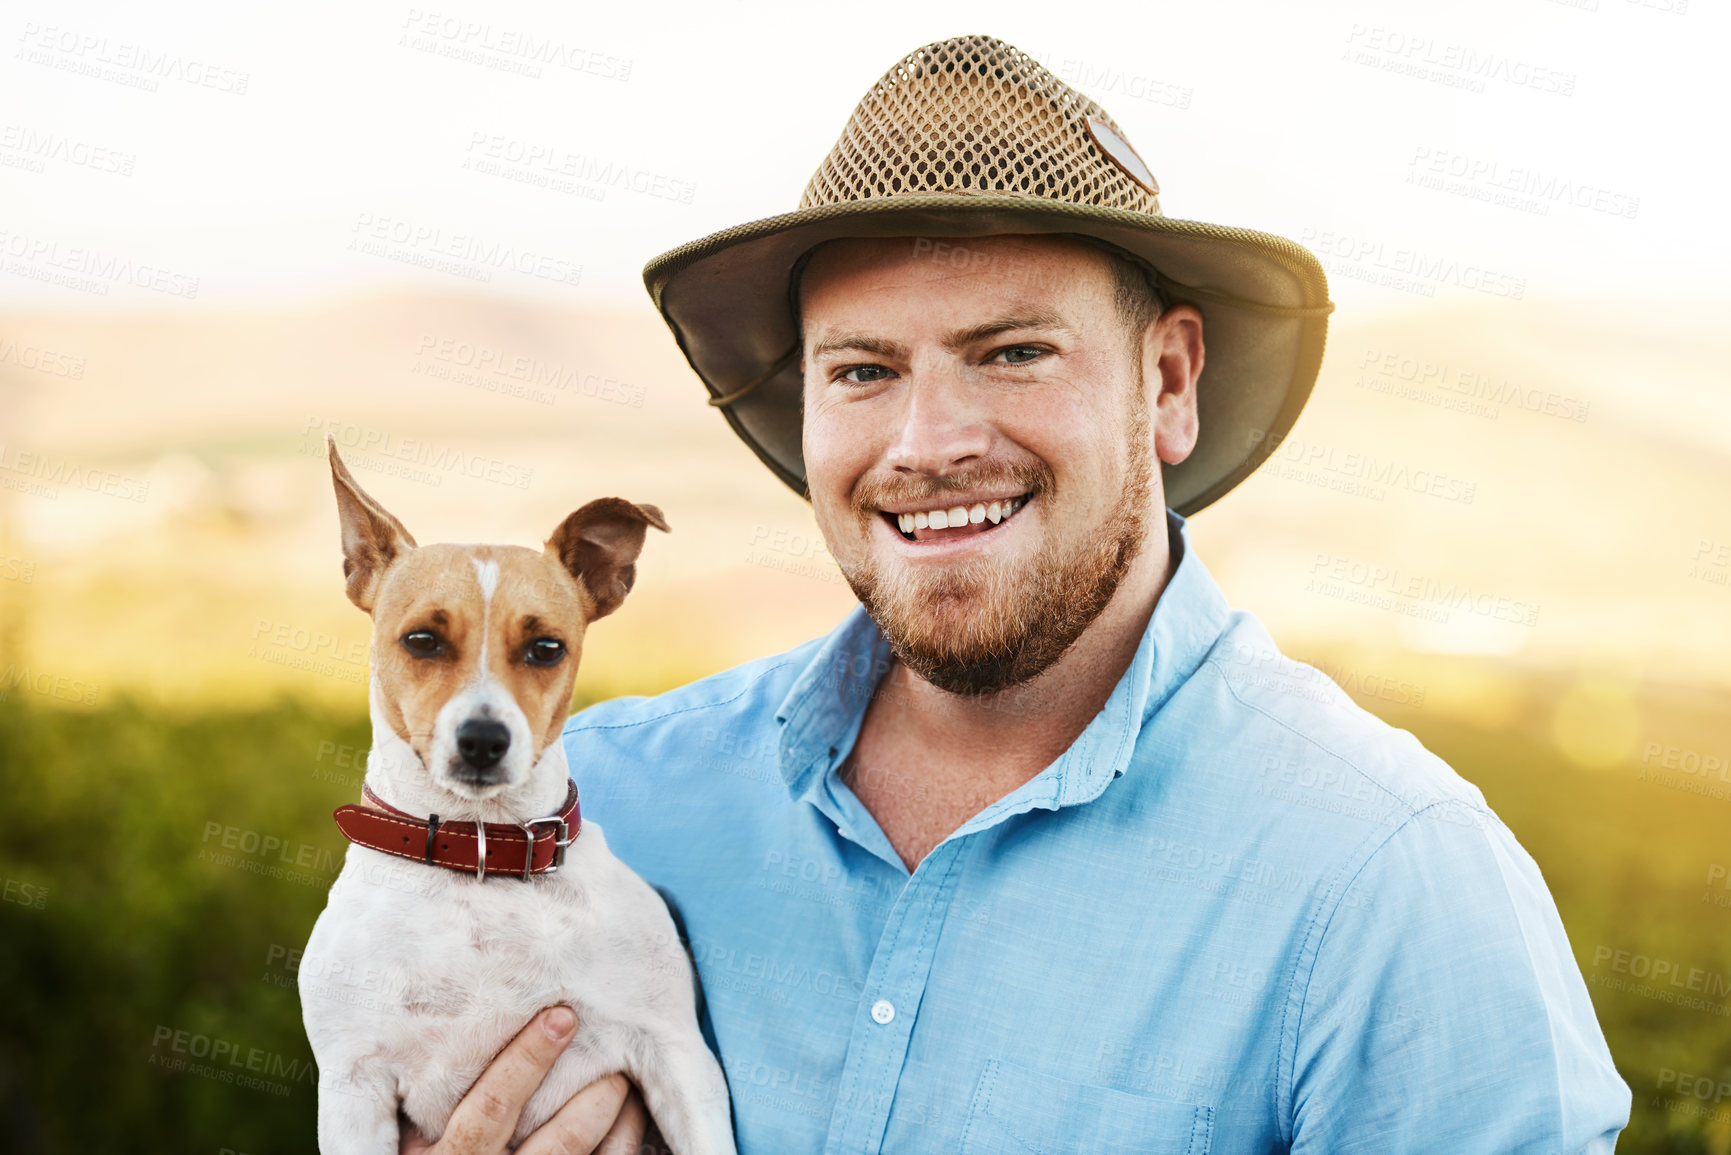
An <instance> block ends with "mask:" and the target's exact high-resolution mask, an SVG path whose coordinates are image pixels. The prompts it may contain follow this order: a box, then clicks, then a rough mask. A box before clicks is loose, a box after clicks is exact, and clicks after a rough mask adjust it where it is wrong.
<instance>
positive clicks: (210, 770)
mask: <svg viewBox="0 0 1731 1155" xmlns="http://www.w3.org/2000/svg"><path fill="white" fill-rule="evenodd" d="M1530 696H1531V695H1530ZM26 698H27V696H25V695H13V696H11V697H10V699H8V700H4V701H0V788H3V789H4V791H5V797H6V799H7V803H8V805H7V813H8V816H9V819H10V820H9V821H6V822H5V823H0V876H3V879H4V886H5V901H4V902H3V903H0V940H3V941H4V943H5V944H6V945H5V948H4V950H0V982H3V983H4V989H5V990H6V991H7V992H8V993H9V996H10V997H8V998H6V999H4V1000H0V1117H3V1118H4V1122H3V1123H0V1128H4V1130H3V1131H0V1146H4V1147H5V1148H6V1149H8V1150H11V1151H16V1152H38V1151H41V1152H70V1151H121V1150H157V1151H166V1150H175V1151H201V1152H210V1153H212V1155H220V1153H221V1152H223V1151H225V1150H226V1151H230V1152H245V1153H247V1155H267V1153H273V1152H306V1151H311V1150H313V1149H314V1146H315V1144H314V1109H315V1102H316V1091H315V1082H316V1076H315V1075H314V1074H313V1072H312V1068H311V1058H312V1056H311V1052H310V1050H309V1048H308V1046H307V1043H306V1039H305V1036H304V1034H303V1032H302V1029H301V1024H300V1013H299V1007H298V1002H297V996H296V992H295V989H294V974H293V972H292V970H291V969H290V967H289V957H290V956H289V952H290V951H294V950H298V949H299V948H300V946H301V945H302V944H304V942H305V941H306V937H307V934H308V932H309V930H310V928H311V926H312V922H313V919H314V918H315V917H316V915H317V913H318V911H319V910H320V909H321V908H322V906H323V903H324V898H325V891H326V888H327V887H328V886H329V884H330V882H331V880H332V878H333V877H334V871H335V868H336V866H337V865H338V864H339V863H340V861H341V852H342V840H341V837H340V836H339V835H338V833H337V831H336V829H335V827H334V826H333V824H332V823H331V821H330V817H329V816H330V811H331V809H332V807H334V806H336V805H339V804H341V803H343V802H345V801H350V800H352V799H353V798H354V796H355V795H356V794H357V793H358V790H359V775H360V768H359V767H360V763H361V761H362V759H364V754H365V750H366V747H367V744H368V727H367V721H366V718H365V716H364V715H362V714H358V713H355V712H352V711H344V710H340V709H337V708H335V707H331V706H327V705H316V704H309V703H307V702H304V701H299V700H292V699H284V700H281V701H278V702H276V703H274V704H272V705H270V706H268V707H266V708H259V709H253V710H247V711H226V712H214V711H199V712H190V711H189V712H184V713H171V712H167V711H165V710H164V709H163V708H162V707H160V706H149V707H147V706H144V705H141V704H139V703H138V702H136V701H132V700H128V699H124V698H122V699H119V700H117V701H115V702H114V703H112V704H110V705H106V706H104V707H103V708H101V709H99V710H95V711H89V712H76V711H64V710H58V709H53V708H48V707H45V706H43V705H40V704H38V703H36V702H33V701H28V700H26ZM1721 706H1722V704H1721V703H1716V702H1713V701H1709V700H1701V701H1694V700H1682V699H1679V700H1667V701H1666V702H1664V703H1662V704H1661V705H1660V706H1655V705H1654V703H1653V702H1651V701H1647V702H1644V703H1643V719H1644V721H1645V723H1646V724H1647V726H1648V732H1649V733H1658V734H1662V735H1664V740H1663V741H1661V742H1659V743H1657V744H1658V745H1659V746H1660V747H1661V748H1662V747H1664V746H1665V745H1667V744H1671V743H1673V742H1675V743H1677V744H1678V745H1679V748H1686V749H1704V748H1707V747H1708V746H1709V745H1710V744H1711V743H1712V742H1714V741H1718V742H1719V743H1720V746H1721V748H1724V746H1726V745H1727V743H1726V741H1725V734H1724V723H1723V721H1722V719H1720V718H1719V717H1718V716H1717V714H1716V713H1715V711H1717V710H1719V709H1720V708H1721ZM1541 716H1542V717H1544V718H1546V719H1548V718H1550V717H1551V715H1550V714H1548V713H1544V714H1542V715H1541V714H1532V715H1530V717H1529V716H1528V715H1523V716H1521V717H1517V718H1515V719H1513V720H1512V721H1511V722H1510V724H1509V725H1508V726H1507V727H1506V728H1505V729H1503V730H1501V731H1499V732H1486V731H1482V730H1476V729H1473V728H1471V727H1468V726H1464V725H1461V724H1459V723H1456V722H1451V721H1448V720H1446V719H1443V718H1441V717H1432V716H1429V715H1426V714H1424V712H1422V711H1414V710H1408V711H1406V712H1405V713H1404V714H1403V715H1401V716H1395V715H1393V714H1391V715H1390V718H1391V720H1392V721H1395V722H1396V723H1397V724H1399V725H1403V726H1406V727H1407V728H1409V729H1412V730H1414V731H1415V732H1416V733H1417V734H1418V735H1419V737H1420V738H1421V739H1422V740H1423V741H1424V742H1425V743H1426V744H1427V745H1428V746H1430V747H1431V748H1432V749H1434V750H1436V751H1437V752H1438V753H1439V754H1441V755H1442V756H1443V757H1445V758H1446V759H1448V760H1449V761H1450V763H1451V764H1453V765H1454V766H1455V767H1456V768H1457V769H1458V770H1460V772H1461V773H1462V774H1463V775H1464V776H1465V777H1467V778H1469V779H1470V780H1472V781H1473V782H1475V783H1477V784H1478V785H1479V786H1480V787H1481V789H1483V790H1484V792H1485V795H1486V797H1487V798H1488V799H1489V800H1490V802H1491V804H1492V806H1493V807H1495V808H1496V810H1497V811H1498V813H1500V814H1501V815H1502V816H1503V818H1504V820H1505V821H1507V822H1508V824H1509V825H1510V826H1511V827H1512V828H1513V829H1514V831H1515V833H1516V835H1517V836H1518V837H1519V838H1520V839H1521V841H1522V843H1523V845H1525V846H1526V847H1527V848H1528V850H1529V851H1530V852H1531V853H1532V854H1533V856H1534V858H1536V859H1537V861H1538V863H1539V865H1540V867H1541V868H1542V869H1543V871H1544V874H1545V877H1546V879H1547V880H1548V881H1549V883H1550V886H1551V888H1552V892H1553V893H1554V894H1555V896H1556V899H1557V903H1558V906H1559V908H1560V909H1561V911H1562V916H1563V921H1564V923H1565V925H1566V926H1567V927H1568V930H1569V934H1570V939H1571V941H1572V943H1573V945H1574V948H1575V953H1576V958H1577V959H1578V960H1579V962H1580V964H1581V968H1582V971H1583V972H1584V973H1585V974H1586V975H1587V977H1588V979H1589V982H1590V983H1592V984H1593V985H1592V992H1593V998H1594V1001H1595V1003H1596V1005H1597V1007H1598V1012H1599V1017H1600V1021H1601V1023H1602V1024H1603V1026H1604V1029H1605V1032H1606V1035H1607V1036H1608V1038H1609V1040H1610V1044H1611V1050H1612V1053H1613V1054H1614V1055H1615V1057H1616V1059H1617V1062H1618V1066H1619V1068H1620V1069H1621V1070H1622V1072H1623V1075H1624V1077H1625V1078H1626V1079H1627V1080H1628V1082H1629V1083H1630V1085H1631V1086H1632V1087H1633V1089H1634V1092H1635V1108H1634V1119H1633V1121H1632V1123H1631V1126H1630V1127H1629V1129H1628V1130H1627V1131H1625V1132H1624V1135H1623V1138H1622V1141H1621V1142H1620V1144H1619V1146H1618V1150H1619V1151H1621V1152H1642V1153H1648V1152H1651V1153H1659V1152H1666V1153H1708V1152H1711V1153H1714V1155H1725V1153H1726V1152H1727V1151H1731V1099H1728V1100H1727V1101H1726V1102H1724V1103H1723V1104H1720V1105H1719V1106H1718V1107H1717V1110H1715V1104H1714V1101H1713V1100H1712V1099H1711V1098H1709V1099H1707V1100H1706V1101H1705V1102H1702V1101H1700V1100H1699V1099H1698V1098H1697V1097H1696V1096H1697V1095H1698V1094H1699V1087H1700V1086H1701V1083H1700V1080H1707V1084H1706V1085H1707V1086H1708V1087H1709V1088H1711V1087H1712V1086H1713V1085H1715V1084H1716V1083H1717V1082H1718V1081H1721V1080H1728V1079H1731V1018H1728V1017H1725V1015H1724V1014H1723V1013H1715V1012H1714V1011H1713V1010H1711V1009H1708V1010H1703V1009H1699V1008H1696V1009H1691V1008H1690V1007H1687V1006H1683V1005H1678V1004H1675V1003H1671V1002H1665V1001H1660V1000H1658V999H1656V998H1653V997H1648V996H1646V995H1644V994H1643V993H1641V992H1640V991H1638V990H1635V989H1622V988H1619V987H1618V986H1617V985H1616V984H1617V983H1623V984H1625V985H1626V988H1634V987H1637V986H1638V985H1639V984H1638V983H1637V982H1636V981H1635V980H1633V979H1629V978H1627V976H1619V975H1617V974H1616V973H1615V972H1614V966H1613V963H1611V962H1609V961H1605V959H1604V958H1601V959H1600V961H1599V962H1598V963H1597V964H1595V958H1596V956H1606V957H1615V956H1614V955H1613V954H1612V952H1615V951H1620V950H1627V951H1630V952H1631V956H1630V957H1633V956H1636V955H1639V956H1645V957H1648V958H1651V959H1665V960H1674V961H1676V962H1677V963H1679V964H1681V965H1682V966H1683V968H1684V969H1685V970H1686V969H1687V968H1689V967H1696V968H1700V969H1701V970H1702V971H1704V972H1707V973H1710V974H1713V975H1719V976H1724V975H1727V974H1731V909H1728V908H1727V907H1726V906H1720V905H1716V904H1715V903H1714V901H1713V899H1714V895H1715V894H1716V893H1722V894H1724V895H1726V896H1727V898H1728V899H1731V890H1722V891H1720V890H1715V889H1712V888H1710V887H1709V886H1708V885H1707V883H1706V882H1705V881H1704V880H1706V879H1707V878H1708V877H1709V871H1710V870H1711V868H1712V867H1713V866H1714V864H1720V865H1724V864H1727V863H1728V862H1731V838H1728V836H1727V831H1731V800H1727V799H1726V798H1725V797H1721V798H1713V797H1704V796H1702V795H1701V794H1699V793H1694V792H1690V791H1688V790H1686V789H1682V788H1679V787H1678V785H1677V783H1678V782H1679V781H1682V779H1674V780H1671V781H1669V782H1666V781H1654V780H1652V778H1651V773H1650V771H1651V770H1652V769H1654V768H1655V767H1656V766H1658V765H1659V764H1660V763H1662V761H1663V757H1664V756H1663V754H1660V755H1655V754H1654V753H1653V746H1654V743H1649V742H1643V743H1642V744H1641V745H1640V747H1638V749H1637V753H1636V755H1635V756H1634V757H1633V759H1631V760H1628V761H1626V762H1625V763H1622V764H1619V765H1617V766H1612V767H1609V768H1606V769H1604V770H1601V771H1596V772H1595V771H1586V770H1583V769H1581V768H1580V767H1579V766H1578V765H1576V764H1573V763H1570V762H1568V761H1565V760H1564V759H1563V757H1562V756H1561V755H1559V754H1558V753H1557V743H1556V742H1555V741H1553V740H1552V738H1553V737H1554V736H1553V735H1549V734H1548V733H1545V732H1541V731H1540V730H1539V729H1537V728H1536V724H1535V723H1533V722H1532V720H1531V719H1532V718H1536V717H1541ZM1546 725H1549V723H1548V722H1547V723H1546ZM1643 759H1645V762H1643ZM1644 772H1648V777H1647V778H1645V779H1644V778H1643V777H1642V774H1643V773H1644ZM21 816H27V819H26V820H22V821H21V820H20V817H21ZM225 843H226V844H227V845H226V846H225ZM1607 979H1611V980H1613V983H1612V985H1606V982H1605V980H1607ZM1707 1002H1708V1003H1710V1004H1712V1006H1713V1007H1716V1008H1717V1010H1718V1011H1719V1012H1725V1011H1731V1007H1728V1006H1727V1005H1726V1001H1725V1000H1724V999H1723V998H1722V997H1721V998H1718V999H1714V998H1712V997H1710V996H1709V997H1708V998H1707ZM201 1052H202V1053H201Z"/></svg>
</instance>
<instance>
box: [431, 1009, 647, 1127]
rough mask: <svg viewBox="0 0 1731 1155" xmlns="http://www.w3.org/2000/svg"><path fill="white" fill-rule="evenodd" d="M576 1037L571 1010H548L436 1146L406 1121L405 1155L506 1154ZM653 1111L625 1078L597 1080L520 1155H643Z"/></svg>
mask: <svg viewBox="0 0 1731 1155" xmlns="http://www.w3.org/2000/svg"><path fill="white" fill-rule="evenodd" d="M576 1032H577V1015H576V1013H575V1012H574V1011H572V1010H571V1008H570V1007H563V1006H559V1007H548V1008H547V1009H546V1010H544V1011H542V1012H541V1013H540V1014H538V1015H536V1016H535V1017H534V1018H533V1019H530V1020H529V1025H528V1026H526V1027H524V1028H523V1029H522V1030H521V1031H519V1032H518V1033H517V1037H516V1038H514V1039H512V1040H511V1041H510V1042H509V1043H507V1044H505V1049H504V1050H502V1051H500V1052H499V1054H498V1057H496V1058H495V1059H494V1060H493V1061H492V1063H491V1064H489V1065H488V1067H487V1069H486V1070H485V1071H482V1072H481V1077H480V1078H479V1079H476V1080H475V1085H474V1086H473V1087H470V1088H469V1093H468V1094H467V1095H464V1096H463V1101H462V1102H460V1103H458V1104H457V1109H456V1110H455V1111H454V1112H452V1114H451V1122H450V1123H449V1124H448V1125H447V1126H446V1127H445V1133H444V1135H442V1136H440V1138H439V1141H438V1142H437V1143H428V1142H427V1141H426V1140H425V1139H423V1138H422V1137H421V1135H420V1133H419V1132H417V1131H416V1130H415V1129H414V1127H413V1126H412V1125H410V1124H409V1123H408V1122H407V1121H406V1120H404V1121H402V1128H403V1130H402V1143H401V1146H400V1147H399V1148H398V1150H399V1152H400V1153H401V1155H412V1153H420V1152H425V1153H427V1155H499V1153H500V1152H503V1151H504V1150H505V1144H506V1143H507V1142H509V1141H510V1139H511V1135H512V1133H513V1132H514V1131H515V1130H516V1129H517V1119H518V1117H519V1116H521V1115H522V1113H523V1106H524V1104H526V1103H527V1102H528V1101H529V1097H530V1096H531V1095H533V1094H534V1093H535V1091H536V1089H537V1088H539V1087H540V1086H541V1080H542V1079H543V1078H545V1077H546V1075H547V1072H548V1071H550V1070H552V1068H553V1063H554V1062H555V1061H556V1060H557V1059H558V1058H559V1056H560V1055H561V1054H562V1053H564V1050H565V1045H566V1044H567V1043H569V1042H570V1041H571V1036H572V1035H574V1034H575V1033H576ZM648 1122H649V1113H648V1112H647V1111H645V1110H644V1109H643V1101H642V1100H641V1099H640V1098H639V1097H638V1095H637V1091H636V1089H635V1088H634V1087H632V1086H631V1083H630V1082H629V1080H627V1079H626V1078H625V1076H624V1075H608V1076H607V1077H606V1078H604V1079H597V1080H595V1082H593V1083H591V1084H589V1085H588V1086H587V1087H585V1088H583V1089H582V1090H581V1091H579V1092H577V1093H576V1094H575V1095H573V1096H572V1097H571V1100H570V1101H569V1102H568V1103H566V1104H565V1105H564V1106H563V1107H561V1108H559V1110H558V1112H557V1113H556V1114H555V1115H554V1116H553V1117H552V1118H551V1119H549V1120H547V1121H546V1122H545V1123H543V1124H541V1126H539V1127H537V1128H536V1129H535V1130H534V1132H533V1133H531V1134H530V1135H529V1137H528V1138H526V1139H524V1140H523V1145H522V1146H521V1147H518V1148H517V1155H603V1153H605V1155H615V1153H618V1155H637V1152H638V1151H639V1150H640V1149H641V1148H642V1146H643V1133H644V1131H645V1130H646V1129H647V1127H648Z"/></svg>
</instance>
